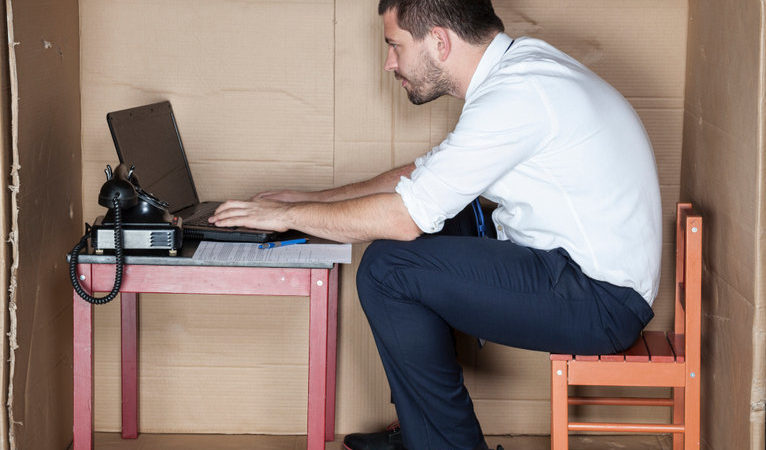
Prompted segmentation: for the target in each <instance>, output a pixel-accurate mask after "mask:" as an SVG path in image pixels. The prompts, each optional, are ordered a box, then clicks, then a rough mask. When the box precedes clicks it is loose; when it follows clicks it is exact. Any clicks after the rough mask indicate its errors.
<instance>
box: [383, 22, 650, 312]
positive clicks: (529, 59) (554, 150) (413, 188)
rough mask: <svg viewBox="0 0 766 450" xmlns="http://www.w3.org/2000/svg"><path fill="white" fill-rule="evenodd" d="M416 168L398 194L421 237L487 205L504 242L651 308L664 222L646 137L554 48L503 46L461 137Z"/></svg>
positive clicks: (478, 76)
mask: <svg viewBox="0 0 766 450" xmlns="http://www.w3.org/2000/svg"><path fill="white" fill-rule="evenodd" d="M509 46H510V47H509ZM415 165H416V168H415V170H414V171H413V172H412V175H411V176H410V178H406V177H402V178H401V180H400V181H399V183H398V185H397V186H396V192H398V193H399V194H400V195H401V197H402V199H403V201H404V204H405V205H406V207H407V210H408V211H409V213H410V215H411V216H412V219H413V220H414V221H415V223H416V224H417V225H418V227H420V229H421V230H423V231H424V232H426V233H434V232H437V231H439V230H441V228H442V226H443V224H444V221H445V220H446V219H448V218H451V217H454V216H455V215H456V214H457V213H458V212H460V211H461V210H462V209H463V208H464V207H465V206H466V205H468V204H469V203H470V202H471V201H472V200H473V199H474V198H476V197H478V196H480V195H481V196H484V197H486V198H488V199H489V200H492V201H494V202H496V203H497V204H498V208H497V209H496V210H495V212H494V213H493V214H492V219H493V222H494V225H495V227H496V228H497V231H498V239H503V240H507V239H510V240H511V241H512V242H514V243H516V244H519V245H524V246H527V247H532V248H536V249H543V250H548V249H554V248H558V247H562V248H564V249H565V250H567V252H569V254H570V256H571V257H572V259H573V260H574V261H575V262H577V263H578V264H579V265H580V267H581V268H582V270H583V272H584V273H585V274H586V275H588V276H589V277H591V278H593V279H596V280H601V281H606V282H609V283H612V284H614V285H617V286H626V287H630V288H633V289H634V290H636V291H637V292H638V293H639V294H641V295H642V296H643V297H644V298H645V299H646V301H647V302H648V303H649V304H650V305H651V304H652V302H653V301H654V298H655V296H656V295H657V289H658V285H659V277H660V254H661V247H662V238H661V236H662V230H661V228H662V222H661V203H660V191H659V184H658V181H657V169H656V166H655V161H654V154H653V152H652V148H651V144H650V142H649V139H648V137H647V134H646V131H645V130H644V128H643V126H642V125H641V121H640V120H639V118H638V116H637V115H636V113H635V111H634V110H633V108H632V107H631V106H630V104H629V103H628V102H627V101H626V100H625V99H624V98H623V97H622V95H620V94H619V93H618V92H617V91H616V90H615V89H614V88H613V87H612V86H610V85H609V84H608V83H606V82H605V81H604V80H602V79H601V78H599V77H598V76H597V75H596V74H594V73H593V72H591V71H590V70H588V69H587V68H586V67H585V66H583V65H582V64H580V63H579V62H577V61H575V60H574V59H572V58H571V57H569V56H568V55H566V54H564V53H563V52H561V51H559V50H557V49H555V48H553V47H552V46H550V45H549V44H547V43H545V42H543V41H540V40H538V39H531V38H520V39H516V40H515V41H513V40H512V39H511V38H510V37H509V36H508V35H506V34H503V33H500V34H498V35H497V36H496V37H495V39H494V40H493V41H492V43H491V44H490V45H489V47H488V48H487V50H486V51H485V53H484V55H483V57H482V59H481V61H480V63H479V65H478V67H477V69H476V72H475V73H474V75H473V78H472V79H471V83H470V85H469V86H468V90H467V92H466V99H465V104H464V106H463V111H462V113H461V115H460V120H459V121H458V124H457V125H456V127H455V129H454V130H453V131H452V132H451V133H450V134H449V135H448V136H447V138H446V139H445V140H444V142H442V143H441V144H440V145H438V146H436V147H434V148H433V149H432V150H431V151H430V152H428V153H427V154H426V155H424V156H421V157H420V158H418V159H417V160H416V161H415Z"/></svg>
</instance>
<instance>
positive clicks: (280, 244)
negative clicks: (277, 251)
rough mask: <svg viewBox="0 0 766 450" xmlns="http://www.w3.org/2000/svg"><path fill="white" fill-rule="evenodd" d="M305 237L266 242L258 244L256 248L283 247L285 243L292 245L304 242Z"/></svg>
mask: <svg viewBox="0 0 766 450" xmlns="http://www.w3.org/2000/svg"><path fill="white" fill-rule="evenodd" d="M305 243H306V239H305V238H301V239H292V240H289V241H281V242H279V241H278V242H266V243H264V244H258V248H274V247H284V246H285V245H293V244H305Z"/></svg>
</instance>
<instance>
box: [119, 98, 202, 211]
mask: <svg viewBox="0 0 766 450" xmlns="http://www.w3.org/2000/svg"><path fill="white" fill-rule="evenodd" d="M106 120H107V122H108V123H109V130H110V131H111V132H112V139H113V140H114V146H115V147H116V149H117V156H118V157H119V158H120V163H124V164H127V165H128V166H130V165H131V164H133V165H134V166H136V172H135V173H136V176H137V177H138V181H139V183H140V184H141V187H142V188H143V189H144V190H145V191H147V192H150V193H152V194H154V195H155V196H156V197H157V198H159V199H160V200H162V201H165V202H168V203H169V206H168V209H169V210H170V212H171V213H175V212H177V211H179V210H181V209H183V208H186V207H188V206H191V205H194V204H196V203H199V197H198V196H197V191H196V189H195V188H194V181H193V179H192V175H191V171H190V170H189V165H188V163H187V161H186V154H185V153H184V148H183V144H182V143H181V135H180V134H179V133H178V127H177V126H176V122H175V117H174V116H173V109H172V108H171V107H170V102H162V103H155V104H152V105H146V106H139V107H137V108H131V109H126V110H122V111H116V112H111V113H109V114H107V115H106Z"/></svg>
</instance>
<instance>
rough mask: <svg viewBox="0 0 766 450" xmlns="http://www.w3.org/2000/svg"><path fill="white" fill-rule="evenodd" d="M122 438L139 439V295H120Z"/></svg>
mask: <svg viewBox="0 0 766 450" xmlns="http://www.w3.org/2000/svg"><path fill="white" fill-rule="evenodd" d="M120 307H121V312H120V319H121V329H122V365H121V369H122V438H123V439H136V438H138V315H137V310H138V294H136V293H125V292H123V293H121V294H120Z"/></svg>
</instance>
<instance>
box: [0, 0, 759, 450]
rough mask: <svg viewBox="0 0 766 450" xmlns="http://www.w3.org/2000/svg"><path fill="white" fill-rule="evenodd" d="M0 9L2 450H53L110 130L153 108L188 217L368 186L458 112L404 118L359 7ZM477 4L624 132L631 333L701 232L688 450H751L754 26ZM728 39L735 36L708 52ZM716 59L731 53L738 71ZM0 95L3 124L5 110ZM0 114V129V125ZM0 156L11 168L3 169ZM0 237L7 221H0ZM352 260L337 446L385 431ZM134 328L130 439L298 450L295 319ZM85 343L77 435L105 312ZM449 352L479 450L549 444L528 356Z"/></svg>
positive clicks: (755, 439)
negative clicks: (84, 250)
mask: <svg viewBox="0 0 766 450" xmlns="http://www.w3.org/2000/svg"><path fill="white" fill-rule="evenodd" d="M8 4H9V5H12V6H13V8H14V10H13V12H14V20H13V25H14V29H15V33H16V37H15V40H16V41H18V42H20V44H19V45H18V46H16V47H15V52H16V54H18V72H19V88H20V89H19V94H18V100H19V105H20V108H19V114H18V115H17V117H18V120H19V124H20V125H19V144H18V150H19V154H20V165H21V170H20V176H21V182H20V185H21V187H20V192H19V199H20V200H19V203H20V210H19V225H18V227H19V229H20V230H22V231H21V232H20V233H19V243H18V246H19V249H20V257H19V258H18V262H19V270H18V282H19V285H18V289H17V300H16V302H17V303H18V311H17V312H16V315H17V317H18V323H19V330H18V333H17V339H18V343H19V348H18V350H16V352H15V354H16V361H15V372H14V373H15V375H14V378H13V379H12V380H10V381H11V382H13V388H12V391H11V392H12V393H13V394H14V398H15V401H14V402H13V406H12V407H11V411H12V412H13V417H14V418H15V420H16V421H19V422H21V423H15V424H14V425H13V427H12V431H13V432H14V433H15V439H16V441H17V445H18V446H19V447H21V448H62V447H64V446H66V443H67V442H68V441H69V440H70V439H71V354H72V353H71V352H72V344H71V303H70V300H69V299H70V298H71V297H70V295H71V294H70V292H71V290H70V289H69V287H68V282H67V281H66V275H65V269H64V267H63V266H64V261H63V256H62V255H63V252H64V251H68V250H69V249H70V248H71V247H72V246H73V245H74V243H75V240H76V239H77V237H78V236H79V235H80V234H81V233H82V223H83V221H88V222H92V220H93V219H94V218H95V217H96V216H97V215H99V214H102V211H103V209H101V208H100V207H99V206H98V205H97V204H96V201H95V200H96V199H95V197H96V195H97V192H98V188H99V187H100V185H101V183H102V181H103V172H102V171H103V168H104V166H105V164H106V163H111V164H114V163H116V160H117V158H116V156H115V153H114V150H113V145H112V143H111V138H110V136H109V132H108V129H107V127H106V122H105V114H106V113H107V112H109V111H113V110H117V109H122V108H126V107H131V106H136V105H140V104H145V103H150V102H154V101H160V100H165V99H167V100H170V101H171V102H172V104H173V107H174V110H175V112H176V116H177V119H178V123H179V127H180V132H181V135H182V137H183V140H184V144H185V147H186V151H187V155H188V157H189V160H190V163H191V168H192V171H193V174H194V177H195V181H196V184H197V187H198V190H199V191H200V194H201V196H202V197H203V200H205V199H222V198H233V197H236V198H245V197H247V196H249V195H251V194H253V193H255V192H258V191H259V190H263V189H267V188H300V189H317V188H327V187H331V186H337V185H341V184H345V183H348V182H352V181H357V180H361V179H365V178H367V177H370V176H373V175H375V174H377V173H379V172H381V171H383V170H386V169H389V168H392V167H394V166H396V165H400V164H404V163H407V162H409V161H411V160H412V159H413V158H414V157H416V156H417V155H419V154H420V153H422V152H424V151H426V150H427V149H428V148H430V147H431V146H433V145H436V144H438V142H440V141H441V139H442V138H443V137H444V136H445V135H446V133H448V132H449V130H450V129H451V127H452V126H453V125H454V123H455V121H456V120H457V117H458V115H459V112H460V108H461V102H459V101H456V100H454V99H440V100H438V101H436V102H433V103H431V104H428V105H424V106H421V107H414V106H412V105H410V104H409V102H408V101H407V99H406V97H405V95H404V94H403V93H402V91H401V89H399V88H398V86H397V84H396V83H395V82H394V81H393V77H392V76H391V75H390V74H387V73H385V72H384V71H383V69H382V64H383V60H384V52H385V47H384V44H383V41H382V25H381V23H380V19H379V17H378V16H377V14H376V6H377V1H374V0H335V1H329V0H315V1H311V2H269V1H265V0H264V1H261V0H248V1H245V2H206V1H204V0H191V1H180V0H168V1H164V2H151V1H148V0H140V1H130V2H129V1H123V0H120V1H107V0H80V1H79V4H78V2H77V1H75V0H69V1H65V2H62V1H52V0H49V1H43V0H37V1H25V2H18V1H17V2H9V3H8ZM494 4H495V7H496V10H497V12H498V14H499V15H500V16H501V17H502V18H503V19H504V21H505V24H506V29H507V32H508V33H509V34H511V35H514V36H519V35H528V36H533V37H538V38H542V39H545V40H547V41H549V42H551V43H552V44H554V45H556V46H558V47H559V48H561V49H562V50H564V51H566V52H568V53H569V54H571V55H572V56H574V57H575V58H577V59H579V60H581V61H583V62H584V63H585V64H587V65H588V66H589V67H591V68H592V69H593V70H594V71H595V72H597V73H598V74H599V75H601V76H602V77H603V78H605V79H606V80H607V81H609V82H610V83H612V84H613V85H614V86H615V87H616V88H617V89H618V90H619V91H620V92H621V93H622V94H623V95H625V97H626V98H627V99H628V100H629V101H630V102H631V103H632V104H633V105H634V107H635V108H636V110H637V112H638V113H639V115H640V116H641V118H642V120H643V121H644V124H645V126H646V128H647V131H648V133H649V135H650V138H651V140H652V143H653V146H654V150H655V156H656V160H657V164H658V168H659V173H660V183H661V189H662V195H663V208H664V222H663V224H664V226H665V228H666V230H665V237H664V247H663V248H664V253H663V258H664V259H663V261H664V263H663V282H662V286H661V291H660V296H659V297H658V299H657V301H656V302H655V313H656V318H655V320H654V321H653V322H652V324H650V328H656V329H665V328H669V327H670V324H671V320H672V314H673V312H672V295H673V294H672V293H673V287H672V273H673V267H672V256H673V255H672V251H673V250H672V249H673V247H672V246H673V238H672V232H671V230H672V223H673V214H674V204H675V202H676V201H678V200H679V199H683V200H692V201H694V202H696V203H698V204H699V205H700V207H701V209H702V211H703V213H704V214H705V215H706V221H707V223H708V228H707V229H708V230H709V231H708V234H707V238H706V245H707V247H706V250H707V251H708V254H707V256H706V258H705V264H706V286H705V294H706V303H705V305H703V309H704V312H705V328H704V331H703V334H704V337H703V339H704V342H705V348H704V349H703V360H704V363H705V368H706V371H705V376H706V378H705V379H703V395H704V398H705V399H706V400H705V402H704V403H703V404H704V405H712V404H718V405H726V406H727V408H725V409H726V410H728V411H734V413H732V414H727V415H726V417H725V419H724V420H722V419H721V417H719V416H720V411H721V409H720V408H713V407H710V408H706V409H705V410H704V412H703V418H704V420H703V430H704V432H703V440H704V441H705V443H706V445H708V446H709V447H710V448H715V449H725V448H735V447H730V446H728V442H732V439H735V436H734V434H735V433H736V442H738V443H739V442H740V441H741V442H742V444H743V446H737V447H736V448H763V399H764V392H763V386H764V381H763V373H764V367H763V365H764V362H763V358H762V357H755V356H754V355H755V354H756V352H757V351H759V350H760V351H761V352H762V351H763V331H764V330H763V329H764V322H766V320H764V317H763V316H764V312H763V309H764V307H763V306H764V305H763V296H762V295H761V286H762V281H763V279H764V277H763V275H764V274H763V268H762V265H761V261H762V260H763V258H762V256H763V247H762V246H760V243H761V242H762V240H763V237H762V235H763V233H762V225H761V223H762V222H761V221H760V219H761V215H762V214H763V211H762V207H761V196H762V194H763V186H762V177H763V165H762V158H763V121H764V115H763V111H764V108H763V107H764V95H763V84H764V80H763V66H764V62H763V61H764V59H763V48H762V47H763V45H762V40H763V26H764V23H765V21H764V17H763V5H762V4H761V2H759V1H757V0H748V1H738V0H726V1H722V2H717V3H716V4H715V5H711V4H710V2H699V1H694V0H693V1H691V2H688V4H687V1H686V0H642V1H638V0H621V1H618V2H615V1H610V0H584V1H580V2H576V3H574V2H569V1H564V0H545V1H539V0H535V1H533V0H515V1H511V0H495V2H494ZM687 24H689V25H688V43H687ZM724 30H726V31H727V32H729V31H730V30H731V31H732V32H733V33H734V36H732V37H731V38H730V39H729V40H721V39H719V37H720V35H721V33H723V32H724ZM759 39H760V40H759ZM730 41H733V42H737V43H738V44H739V45H737V46H736V58H735V56H734V55H733V54H732V53H731V52H732V51H733V50H732V46H731V45H730ZM6 60H7V58H3V61H6ZM3 92H4V93H5V94H6V95H4V97H3V101H4V102H7V103H8V104H10V103H11V102H12V100H13V99H12V98H11V97H12V95H10V93H8V92H6V90H5V89H4V90H3ZM755 92H757V93H758V94H757V95H754V94H753V93H755ZM2 111H3V119H4V123H3V126H4V127H5V128H4V129H10V125H8V124H6V123H5V122H9V121H8V120H7V117H9V116H11V114H10V111H7V108H6V107H5V103H3V109H2ZM6 134H8V133H6ZM3 144H4V145H3V149H4V154H5V155H10V153H9V152H10V151H11V150H12V147H13V146H12V145H11V144H10V143H9V142H5V141H3ZM4 159H5V160H6V161H8V160H10V158H9V157H8V156H7V157H6V158H4ZM682 161H683V163H682ZM0 169H2V167H0ZM139 170H140V168H139ZM6 173H7V172H6ZM139 174H140V172H139ZM80 180H81V181H80ZM682 186H683V189H682ZM9 198H10V197H8V196H5V197H3V201H6V200H8V199H9ZM4 204H5V205H7V204H8V202H6V203H4ZM7 208H8V207H7V206H6V207H5V208H4V211H6V210H7ZM11 215H12V214H10V213H9V212H8V211H6V215H5V217H6V219H9V217H10V216H11ZM10 223H11V222H10V220H4V224H10ZM759 230H760V231H759ZM4 235H5V234H4ZM50 249H54V250H53V251H50ZM363 250H364V246H363V245H359V246H355V247H354V261H355V264H352V265H350V266H348V267H344V268H343V271H342V274H341V277H342V279H341V282H342V286H341V293H340V299H339V301H340V305H339V330H338V333H339V344H338V345H339V347H338V390H337V405H338V406H337V421H336V429H337V432H338V433H348V432H353V431H360V430H373V429H376V428H378V427H380V426H381V425H385V424H386V423H387V422H388V421H390V420H391V419H393V418H394V410H393V407H392V406H391V405H390V404H389V392H388V386H387V382H386V380H385V376H384V374H383V371H382V367H381V365H380V362H379V358H378V356H377V351H376V349H375V346H374V343H373V342H372V337H371V335H370V332H369V328H368V325H367V323H366V320H365V319H364V315H363V313H362V312H361V309H360V307H359V306H358V301H357V298H356V292H355V286H354V271H355V265H356V264H357V263H358V261H359V259H360V258H361V255H362V253H363ZM0 256H2V255H0ZM2 261H6V262H8V263H9V264H10V263H11V262H12V261H10V260H7V259H6V258H3V259H2ZM665 261H666V262H665ZM0 281H2V279H0ZM5 310H6V308H3V311H5ZM11 314H13V311H12V309H11ZM139 320H140V337H139V342H140V381H139V383H140V386H141V397H140V403H139V404H140V413H139V416H140V425H139V428H140V430H141V431H142V432H171V433H172V432H198V433H205V432H210V433H273V434H300V433H304V432H305V412H304V411H305V407H306V406H305V405H306V385H307V381H306V379H307V364H306V361H307V357H306V355H307V344H306V342H307V327H306V323H307V320H308V308H307V304H306V301H305V299H302V298H270V297H267V298H255V297H217V296H183V297H181V296H158V295H143V296H141V306H140V318H139ZM95 324H96V333H95V357H96V363H95V398H96V400H95V408H94V413H95V426H96V429H97V430H103V431H110V430H111V431H115V430H119V428H120V392H119V389H120V384H119V354H120V353H119V305H118V300H116V301H115V302H113V303H112V304H110V305H107V306H104V307H98V308H96V321H95ZM759 333H760V334H759ZM459 347H460V358H461V360H462V362H463V364H464V367H465V378H466V383H467V385H468V388H469V390H470V391H471V393H472V396H473V398H474V402H475V405H476V409H477V413H478V415H479V419H480V420H481V422H482V425H483V428H484V431H485V432H486V433H488V434H504V433H529V434H545V433H548V431H549V418H548V414H549V410H548V396H549V392H548V391H549V388H548V385H549V381H548V379H547V376H548V375H547V368H548V359H547V354H544V353H535V352H527V351H522V350H517V349H511V348H506V347H502V346H496V345H489V346H488V347H486V348H485V349H484V350H481V351H476V349H475V348H474V347H473V342H472V340H471V339H470V338H468V337H465V338H461V339H459ZM735 362H736V363H737V364H734V363H735ZM739 363H742V364H739ZM743 365H744V366H746V370H742V369H741V368H740V367H743ZM735 367H738V368H737V369H735ZM714 379H715V380H716V382H715V383H713V380H714ZM724 386H727V387H726V388H724ZM729 387H731V388H729ZM654 393H655V394H657V395H661V394H664V392H662V391H654ZM759 401H760V402H761V403H760V410H759V409H758V402H759ZM753 405H755V406H753ZM573 412H574V414H576V415H578V416H586V417H587V418H589V419H591V420H599V419H600V418H603V417H606V416H607V413H608V415H609V416H612V417H614V416H616V417H618V418H621V419H624V420H629V421H641V420H647V421H651V420H665V419H667V417H668V416H669V413H668V412H667V411H666V410H663V409H661V408H658V409H655V410H649V411H648V412H646V411H639V410H636V409H631V408H628V409H618V410H613V409H610V410H606V411H605V410H603V409H599V408H578V409H577V410H575V411H573ZM758 417H760V425H759V423H758ZM759 426H760V428H759ZM4 435H5V434H4V433H3V436H4ZM758 443H760V447H751V446H752V445H757V444H758Z"/></svg>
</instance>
